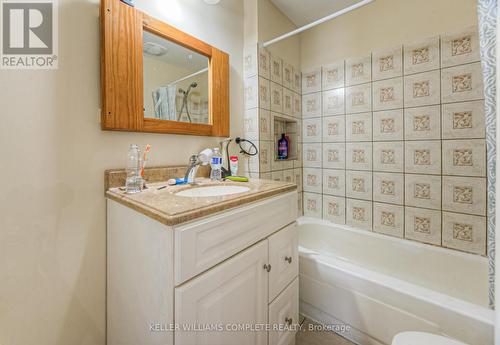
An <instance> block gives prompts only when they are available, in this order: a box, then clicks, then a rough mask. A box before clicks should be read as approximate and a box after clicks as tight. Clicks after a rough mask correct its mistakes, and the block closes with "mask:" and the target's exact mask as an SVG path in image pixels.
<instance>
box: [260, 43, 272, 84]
mask: <svg viewBox="0 0 500 345" xmlns="http://www.w3.org/2000/svg"><path fill="white" fill-rule="evenodd" d="M258 50H259V53H258V55H259V56H258V59H259V75H260V76H262V77H264V78H266V79H270V78H271V55H270V54H269V52H268V51H267V49H265V48H259V49H258Z"/></svg>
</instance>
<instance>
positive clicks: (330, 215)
mask: <svg viewBox="0 0 500 345" xmlns="http://www.w3.org/2000/svg"><path fill="white" fill-rule="evenodd" d="M323 219H326V220H329V221H331V222H334V223H336V224H345V198H342V197H337V196H330V195H323Z"/></svg>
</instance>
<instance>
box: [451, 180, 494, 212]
mask: <svg viewBox="0 0 500 345" xmlns="http://www.w3.org/2000/svg"><path fill="white" fill-rule="evenodd" d="M443 211H452V212H459V213H467V214H475V215H479V216H484V215H486V179H485V178H483V177H455V176H453V177H452V176H443Z"/></svg>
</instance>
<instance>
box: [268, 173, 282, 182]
mask: <svg viewBox="0 0 500 345" xmlns="http://www.w3.org/2000/svg"><path fill="white" fill-rule="evenodd" d="M283 178H284V176H283V171H273V172H272V173H271V179H272V180H273V181H283Z"/></svg>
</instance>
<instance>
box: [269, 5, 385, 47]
mask: <svg viewBox="0 0 500 345" xmlns="http://www.w3.org/2000/svg"><path fill="white" fill-rule="evenodd" d="M373 1H375V0H363V1H360V2H358V3H356V4H354V5H351V6H349V7H346V8H344V9H342V10H340V11H337V12H335V13H332V14H330V15H328V16H326V17H324V18H321V19H318V20H316V21H314V22H312V23H309V24H306V25H304V26H302V27H300V28H298V29H295V30H293V31H290V32H289V33H286V34H284V35H281V36H279V37H276V38H273V39H272V40H269V41H266V42H264V43H263V46H264V48H265V47H268V46H270V45H271V44H274V43H277V42H279V41H282V40H284V39H286V38H288V37H291V36H294V35H297V34H299V33H301V32H302V31H305V30H308V29H310V28H313V27H315V26H316V25H319V24H322V23H324V22H327V21H329V20H330V19H333V18H336V17H338V16H341V15H343V14H345V13H348V12H351V11H353V10H355V9H357V8H359V7H362V6H364V5H368V4H369V3H370V2H373Z"/></svg>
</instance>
